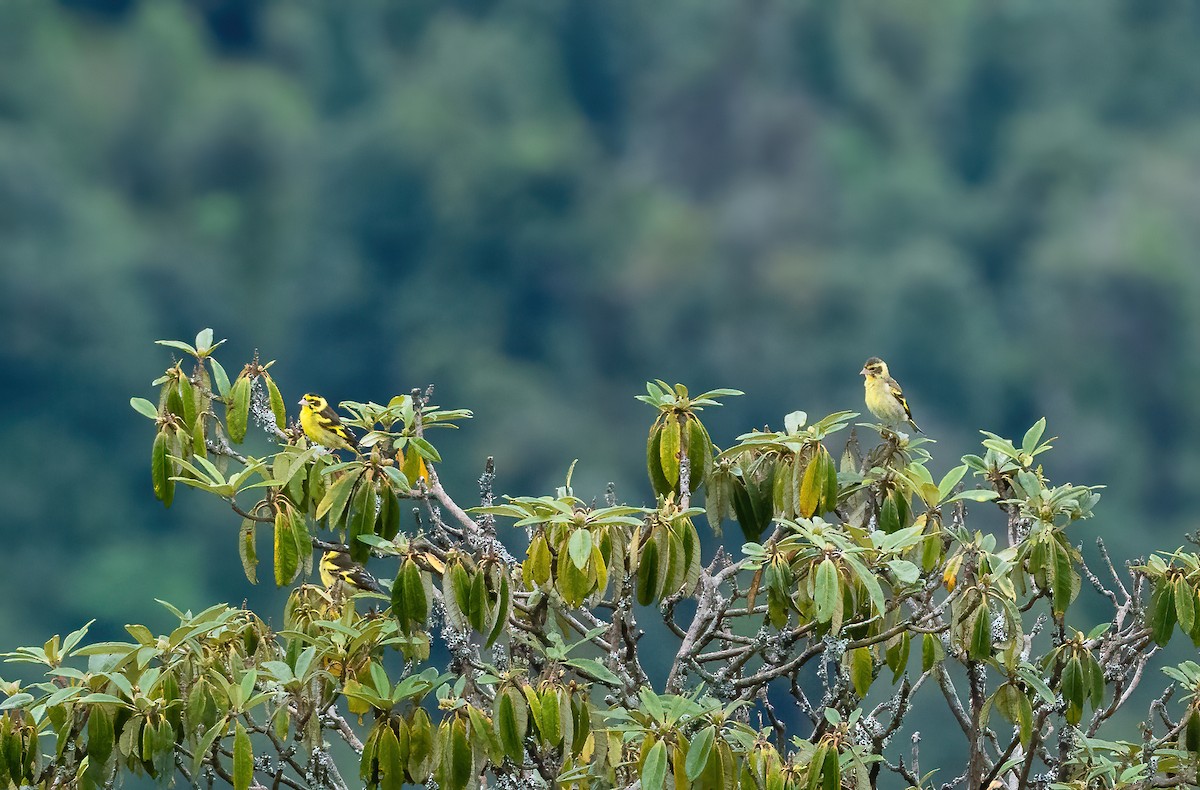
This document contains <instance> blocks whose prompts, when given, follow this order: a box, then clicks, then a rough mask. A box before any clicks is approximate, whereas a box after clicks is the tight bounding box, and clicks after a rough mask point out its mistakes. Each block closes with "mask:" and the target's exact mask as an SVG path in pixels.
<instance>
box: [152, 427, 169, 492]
mask: <svg viewBox="0 0 1200 790" xmlns="http://www.w3.org/2000/svg"><path fill="white" fill-rule="evenodd" d="M169 448H170V445H169V440H168V439H167V432H166V430H162V431H159V432H158V434H157V435H156V436H155V437H154V446H153V447H152V448H151V451H150V479H151V482H153V484H154V496H156V497H157V498H158V499H159V501H160V502H162V503H163V505H164V506H165V507H170V506H171V502H173V501H174V499H175V481H174V480H172V479H171V477H172V476H173V475H174V474H175V471H174V468H173V464H172V463H171V459H170V458H169V457H168V456H169V452H170V449H169Z"/></svg>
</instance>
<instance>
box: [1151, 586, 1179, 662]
mask: <svg viewBox="0 0 1200 790" xmlns="http://www.w3.org/2000/svg"><path fill="white" fill-rule="evenodd" d="M1174 598H1175V595H1174V592H1173V588H1172V586H1171V583H1170V582H1169V581H1168V580H1167V579H1166V578H1163V579H1160V580H1159V582H1158V584H1156V585H1155V586H1154V593H1153V594H1152V595H1151V596H1150V611H1149V623H1148V624H1149V626H1150V635H1151V637H1153V639H1154V643H1155V644H1157V645H1158V646H1159V647H1163V646H1165V645H1166V644H1167V642H1169V641H1170V639H1171V632H1172V631H1173V630H1175V601H1174Z"/></svg>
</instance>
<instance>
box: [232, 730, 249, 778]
mask: <svg viewBox="0 0 1200 790" xmlns="http://www.w3.org/2000/svg"><path fill="white" fill-rule="evenodd" d="M253 779H254V749H253V747H252V746H251V745H250V736H249V735H248V734H247V733H246V729H245V728H244V727H243V726H242V723H241V722H240V721H239V722H237V728H236V730H235V732H234V736H233V790H249V787H250V782H251V781H252V780H253Z"/></svg>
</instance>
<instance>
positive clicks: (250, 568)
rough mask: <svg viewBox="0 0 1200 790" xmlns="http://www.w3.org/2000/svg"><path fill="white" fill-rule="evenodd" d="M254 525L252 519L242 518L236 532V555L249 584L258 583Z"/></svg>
mask: <svg viewBox="0 0 1200 790" xmlns="http://www.w3.org/2000/svg"><path fill="white" fill-rule="evenodd" d="M254 538H255V525H254V521H253V520H252V519H248V518H247V519H243V520H242V528H241V530H240V531H239V534H238V556H239V557H240V558H241V560H242V572H243V573H245V574H246V579H247V580H249V582H250V583H251V584H258V549H257V547H256V546H255V542H254Z"/></svg>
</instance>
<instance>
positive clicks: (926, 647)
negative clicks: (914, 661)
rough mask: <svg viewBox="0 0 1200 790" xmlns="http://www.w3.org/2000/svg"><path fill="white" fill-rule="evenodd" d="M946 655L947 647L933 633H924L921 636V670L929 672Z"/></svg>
mask: <svg viewBox="0 0 1200 790" xmlns="http://www.w3.org/2000/svg"><path fill="white" fill-rule="evenodd" d="M945 657H946V649H945V648H944V647H943V646H942V642H941V640H940V639H938V638H937V637H936V636H935V635H933V634H924V635H923V636H922V638H921V671H922V672H928V671H929V670H931V669H933V667H934V666H936V665H937V664H939V663H941V661H942V659H944V658H945Z"/></svg>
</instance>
